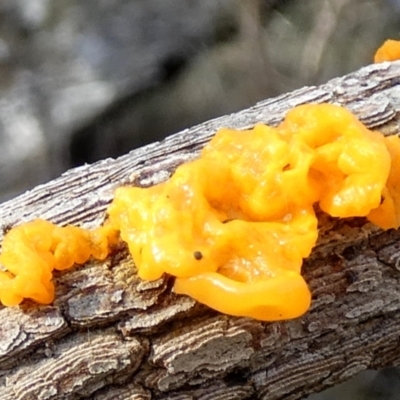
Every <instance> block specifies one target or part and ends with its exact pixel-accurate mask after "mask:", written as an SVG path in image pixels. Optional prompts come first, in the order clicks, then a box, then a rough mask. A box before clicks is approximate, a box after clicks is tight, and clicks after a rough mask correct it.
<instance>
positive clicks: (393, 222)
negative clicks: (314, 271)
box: [0, 104, 400, 321]
mask: <svg viewBox="0 0 400 400" xmlns="http://www.w3.org/2000/svg"><path fill="white" fill-rule="evenodd" d="M399 176H400V139H399V138H398V137H388V138H385V137H384V136H383V135H381V134H380V133H378V132H373V131H370V130H368V129H367V128H366V127H365V126H364V125H363V124H362V123H361V122H359V121H358V120H357V119H356V117H354V116H353V115H352V114H351V113H350V112H349V111H347V110H346V109H344V108H341V107H339V106H335V105H330V104H320V105H303V106H299V107H296V108H294V109H293V110H291V111H289V113H288V114H287V116H286V118H285V120H284V121H283V122H282V123H281V124H280V125H279V126H278V127H277V128H273V127H269V126H265V125H257V126H255V128H254V129H251V130H246V131H236V130H232V129H221V130H220V131H218V132H217V134H216V135H215V137H214V138H213V139H212V140H211V141H210V143H209V144H208V145H207V146H206V147H205V148H204V149H203V151H202V153H201V156H200V158H198V159H197V160H194V161H192V162H188V163H186V164H183V165H181V166H180V167H178V168H177V170H176V171H175V173H174V174H173V176H172V177H171V178H170V179H169V180H168V181H166V182H164V183H161V184H158V185H155V186H153V187H150V188H138V187H120V188H118V189H117V190H116V192H115V197H114V200H113V202H112V203H111V205H110V206H109V208H108V215H109V219H108V221H107V223H106V225H105V226H104V227H101V228H99V229H98V230H95V231H93V232H95V234H93V232H89V233H87V232H86V231H83V230H81V229H78V228H73V227H66V228H57V227H54V226H53V225H51V224H49V223H47V222H44V221H34V222H32V223H30V224H25V225H22V226H20V227H17V228H15V229H13V230H11V231H10V233H9V234H8V235H7V236H6V238H5V239H4V242H3V254H2V256H1V259H0V262H1V263H2V264H3V266H4V267H5V268H7V272H3V273H2V275H0V299H1V301H2V303H3V304H5V305H12V304H17V303H19V302H20V301H21V300H22V298H23V297H29V298H32V299H34V300H36V301H39V302H42V303H48V302H51V301H52V299H53V286H52V284H51V271H52V269H54V268H55V269H63V268H67V267H69V266H71V265H73V263H74V262H77V263H82V262H84V261H85V260H86V259H87V258H88V257H90V256H93V257H95V258H100V259H101V258H104V257H105V256H106V254H107V251H108V248H109V246H110V245H112V241H113V240H115V235H116V234H117V233H119V234H120V237H121V239H122V240H124V241H125V242H126V243H127V244H128V247H129V250H130V252H131V254H132V257H133V259H134V261H135V264H136V265H137V268H138V275H139V276H140V277H141V278H142V279H146V280H155V279H158V278H160V277H161V276H163V274H165V273H166V274H169V275H172V276H174V277H176V280H175V286H174V290H175V292H176V293H180V294H186V295H189V296H191V297H192V298H194V299H196V300H198V301H199V302H201V303H204V304H206V305H208V306H209V307H211V308H213V309H215V310H218V311H221V312H223V313H226V314H231V315H237V316H248V317H252V318H256V319H259V320H264V321H274V320H282V319H290V318H295V317H298V316H300V315H302V314H303V313H305V312H306V311H307V309H308V308H309V306H310V301H311V295H310V291H309V289H308V286H307V284H306V282H305V280H304V278H303V277H302V276H301V266H302V261H303V259H304V258H305V257H307V256H308V255H309V254H310V252H311V250H312V248H313V246H314V245H315V243H316V240H317V236H318V229H317V224H318V221H317V217H316V214H315V211H314V206H315V205H318V206H319V208H320V209H322V210H323V211H325V212H326V213H328V214H329V215H331V216H333V217H341V218H344V217H355V216H363V217H367V218H368V219H369V220H370V221H372V222H373V223H374V224H376V225H378V226H379V227H381V228H384V229H388V228H397V227H398V226H399V225H400V185H399V183H398V177H399ZM100 249H101V250H100ZM21 254H24V257H22V256H21ZM25 254H26V255H25ZM64 259H65V260H67V261H65V262H64V261H63V262H61V261H59V260H64Z"/></svg>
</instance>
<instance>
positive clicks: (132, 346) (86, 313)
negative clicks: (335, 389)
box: [0, 62, 400, 400]
mask: <svg viewBox="0 0 400 400" xmlns="http://www.w3.org/2000/svg"><path fill="white" fill-rule="evenodd" d="M399 82H400V62H396V63H391V64H389V63H387V64H379V65H370V66H368V67H365V68H363V69H361V70H359V71H357V72H355V73H353V74H350V75H347V76H345V77H341V78H337V79H334V80H332V81H330V82H328V83H327V84H325V85H322V86H319V87H305V88H302V89H300V90H297V91H295V92H292V93H288V94H286V95H283V96H280V97H278V98H274V99H268V100H265V101H262V102H260V103H258V104H256V105H255V106H254V107H252V108H249V109H247V110H243V111H241V112H239V113H236V114H232V115H228V116H224V117H221V118H218V119H215V120H211V121H207V122H205V123H203V124H201V125H199V126H195V127H193V128H191V129H187V130H185V131H183V132H180V133H178V134H176V135H174V136H171V137H169V138H167V139H166V140H164V141H162V142H159V143H154V144H152V145H150V146H146V147H144V148H141V149H138V150H134V151H132V152H131V153H130V154H127V155H126V156H123V157H120V158H118V159H115V160H114V159H107V160H103V161H101V162H98V163H96V164H93V165H86V166H83V167H80V168H77V169H74V170H70V171H68V172H67V173H65V174H64V175H62V176H61V177H60V178H58V179H56V180H54V181H52V182H49V183H48V184H45V185H42V186H38V187H36V188H35V189H33V190H32V191H30V192H27V193H25V194H23V195H22V196H20V197H18V198H16V199H14V200H11V201H9V202H6V203H3V204H2V205H0V221H1V224H2V228H3V229H2V231H3V233H4V232H5V231H7V229H9V228H10V227H11V226H13V225H15V224H19V223H21V222H23V221H28V220H32V219H33V218H35V217H41V218H46V219H49V220H51V221H53V222H57V223H59V224H63V225H64V224H67V223H70V224H77V225H82V226H86V227H93V226H96V225H98V224H100V223H101V222H102V221H103V220H104V218H105V210H106V208H107V205H108V204H109V202H110V201H111V199H112V196H113V190H114V189H115V188H116V187H118V186H120V185H125V184H140V185H152V184H155V183H157V182H160V181H162V180H165V179H166V178H167V177H168V176H169V175H170V173H171V172H172V171H173V170H174V169H175V168H176V166H177V165H179V164H181V163H182V162H184V161H187V160H189V159H193V158H195V157H196V156H197V154H198V151H199V149H201V147H202V146H203V145H204V143H206V142H207V141H208V140H209V139H210V137H211V136H212V135H213V134H214V133H215V131H216V129H218V128H219V127H222V126H230V127H233V128H238V129H242V128H248V127H252V126H253V125H254V124H255V123H257V122H264V123H268V124H277V123H278V122H279V121H280V120H281V119H282V117H283V116H284V115H285V113H286V111H287V110H288V109H290V108H292V107H294V106H296V105H298V104H303V103H310V102H314V103H320V102H334V103H338V104H342V105H344V106H346V107H348V108H349V109H350V110H352V111H353V112H354V113H356V114H357V115H358V116H359V118H360V119H361V120H362V121H363V122H364V123H365V124H366V125H368V126H369V127H372V128H377V129H379V130H380V131H381V132H382V133H383V134H385V135H390V134H396V133H397V132H398V131H399V126H398V125H399V119H398V115H399V111H400V90H399V86H398V84H399ZM399 236H400V233H399V232H398V231H395V230H390V231H387V232H383V231H381V230H379V229H377V228H376V227H374V226H372V225H371V224H370V223H368V222H367V221H366V220H365V219H362V218H356V219H346V220H335V219H332V218H327V217H323V220H322V222H321V229H320V239H319V241H318V244H317V246H316V248H315V249H314V251H313V253H312V255H311V257H310V258H309V259H307V260H306V261H305V263H304V267H303V270H304V275H305V278H306V280H307V281H308V283H309V285H310V287H311V289H312V292H313V303H312V308H311V310H310V311H309V312H308V313H307V314H306V315H305V316H304V317H302V318H299V319H296V320H292V321H284V322H279V323H261V322H259V321H254V320H251V319H246V318H233V317H229V316H225V315H221V314H218V313H216V312H214V311H212V310H209V309H207V308H206V307H203V306H201V305H199V304H196V303H195V302H194V301H192V300H191V299H188V298H186V297H183V296H176V295H174V294H173V293H171V282H170V281H169V280H168V279H165V280H159V281H156V282H143V281H140V280H139V279H138V277H137V276H136V275H135V267H134V265H133V263H132V260H131V259H130V257H129V255H128V253H127V251H126V248H125V247H124V246H123V245H121V246H120V248H118V249H117V250H116V251H115V252H114V253H113V254H112V255H111V256H110V257H109V258H108V259H107V260H106V261H105V262H94V261H93V262H89V263H87V264H85V265H84V266H83V267H79V268H76V269H74V270H69V271H65V272H64V273H59V274H57V276H56V279H55V281H56V287H57V294H56V300H55V302H54V303H53V304H52V305H50V306H38V305H35V304H33V303H29V302H25V303H24V304H23V305H22V306H20V307H13V308H1V309H0V321H1V326H0V399H1V400H16V399H18V400H22V399H24V400H28V399H78V398H88V397H90V398H91V399H96V400H100V399H101V400H105V399H174V400H178V399H180V400H183V399H214V400H215V399H246V398H261V399H268V400H272V399H293V400H294V399H301V398H302V397H304V396H306V395H307V394H310V393H313V392H316V391H319V390H322V389H323V388H326V387H329V386H331V385H334V384H336V383H338V382H341V381H343V380H346V379H348V378H350V377H351V376H353V375H355V374H356V373H358V372H360V371H362V370H364V369H366V368H379V367H384V366H395V365H398V364H399V362H400V351H399V350H398V340H399V331H400V322H399V321H400V319H398V318H399V316H400V286H399V283H400V272H399V271H400V244H399V242H398V239H399Z"/></svg>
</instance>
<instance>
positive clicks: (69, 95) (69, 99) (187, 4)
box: [0, 0, 400, 400]
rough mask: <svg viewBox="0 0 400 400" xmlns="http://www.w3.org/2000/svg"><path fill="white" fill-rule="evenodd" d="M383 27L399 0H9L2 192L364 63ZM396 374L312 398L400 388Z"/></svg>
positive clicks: (2, 50)
mask: <svg viewBox="0 0 400 400" xmlns="http://www.w3.org/2000/svg"><path fill="white" fill-rule="evenodd" d="M387 38H393V39H400V0H301V1H300V0H85V1H74V0H63V1H58V0H1V2H0V148H1V150H2V154H1V157H0V202H1V201H5V200H7V199H9V198H11V197H13V196H15V195H17V194H19V193H21V192H23V191H25V190H27V189H29V188H32V187H34V186H36V185H38V184H40V183H43V182H46V181H48V180H50V179H52V178H54V177H57V176H59V175H60V174H61V173H62V172H63V171H65V170H67V169H69V168H71V167H74V166H78V165H82V164H84V163H91V162H94V161H96V160H99V159H102V158H106V157H116V156H118V155H121V154H125V153H127V152H129V151H130V150H132V149H134V148H136V147H140V146H142V145H144V144H146V143H150V142H154V141H156V140H160V139H162V138H164V137H165V136H167V135H170V134H172V133H175V132H177V131H179V130H181V129H183V128H186V127H189V126H192V125H194V124H197V123H200V122H202V121H204V120H207V119H210V118H213V117H217V116H220V115H223V114H227V113H231V112H234V111H238V110H240V109H242V108H245V107H249V106H251V105H253V104H254V103H255V102H257V101H259V100H261V99H265V98H267V97H272V96H276V95H279V94H281V93H284V92H288V91H292V90H294V89H296V88H300V87H302V86H305V85H318V84H321V83H324V82H326V81H327V80H329V79H330V78H333V77H336V76H341V75H344V74H346V73H349V72H351V71H354V70H357V69H358V68H360V67H361V66H364V65H367V64H369V63H370V62H371V60H372V56H373V53H374V51H375V50H376V48H377V47H378V46H379V45H380V44H381V43H382V42H383V41H384V40H385V39H387ZM397 377H398V371H397V370H395V369H388V370H385V371H381V372H374V371H367V372H365V373H363V374H361V375H359V376H358V377H357V378H356V379H353V380H352V381H351V382H350V383H346V384H344V385H343V386H340V387H338V388H335V389H333V390H331V391H328V392H324V393H322V394H319V395H316V396H313V397H311V398H310V399H312V400H333V399H339V398H341V399H342V398H344V399H398V398H400V396H399V395H397V393H400V392H399V390H398V389H399V384H398V383H396V382H398V379H397Z"/></svg>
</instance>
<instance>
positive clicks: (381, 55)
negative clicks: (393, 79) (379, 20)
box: [374, 39, 400, 63]
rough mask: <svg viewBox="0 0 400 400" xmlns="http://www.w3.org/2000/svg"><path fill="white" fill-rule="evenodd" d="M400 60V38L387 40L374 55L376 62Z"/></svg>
mask: <svg viewBox="0 0 400 400" xmlns="http://www.w3.org/2000/svg"><path fill="white" fill-rule="evenodd" d="M396 60H400V41H399V40H391V39H389V40H386V42H385V43H383V45H382V46H381V47H379V49H378V50H377V51H376V53H375V55H374V62H375V63H380V62H384V61H396Z"/></svg>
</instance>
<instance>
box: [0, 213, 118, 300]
mask: <svg viewBox="0 0 400 400" xmlns="http://www.w3.org/2000/svg"><path fill="white" fill-rule="evenodd" d="M116 239H117V236H116V233H115V231H113V230H112V229H111V228H110V227H109V226H105V227H100V228H97V229H95V230H93V231H86V230H84V229H80V228H77V227H74V226H66V227H63V228H62V227H59V226H56V225H54V224H52V223H50V222H48V221H44V220H41V219H37V220H34V221H32V222H28V223H25V224H22V225H20V226H18V227H16V228H13V229H11V230H10V232H8V233H7V235H6V236H5V238H4V240H3V243H2V254H1V255H0V263H1V264H2V265H3V266H4V267H6V268H7V270H6V271H0V301H1V302H2V303H3V304H4V305H6V306H13V305H17V304H19V303H21V301H22V300H23V299H24V298H30V299H32V300H35V301H36V302H38V303H42V304H49V303H51V302H52V301H53V300H54V285H53V282H52V277H53V275H52V272H53V270H54V269H56V270H63V269H67V268H71V267H72V266H73V265H74V264H75V263H76V264H83V263H84V262H86V261H87V260H88V259H89V257H91V256H93V257H94V258H96V259H99V260H103V259H105V258H106V257H107V255H108V253H109V244H113V243H115V242H116Z"/></svg>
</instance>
